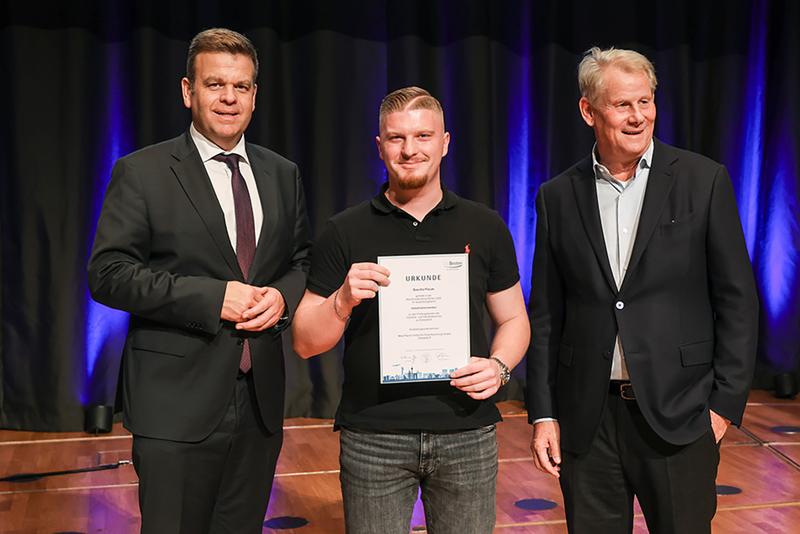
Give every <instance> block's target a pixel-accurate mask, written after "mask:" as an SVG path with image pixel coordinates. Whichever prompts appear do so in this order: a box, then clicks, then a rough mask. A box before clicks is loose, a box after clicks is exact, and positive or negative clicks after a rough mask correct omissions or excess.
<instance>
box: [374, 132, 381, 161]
mask: <svg viewBox="0 0 800 534" xmlns="http://www.w3.org/2000/svg"><path fill="white" fill-rule="evenodd" d="M375 147H376V148H377V149H378V157H379V158H381V159H383V151H382V150H381V136H380V135H376V136H375Z"/></svg>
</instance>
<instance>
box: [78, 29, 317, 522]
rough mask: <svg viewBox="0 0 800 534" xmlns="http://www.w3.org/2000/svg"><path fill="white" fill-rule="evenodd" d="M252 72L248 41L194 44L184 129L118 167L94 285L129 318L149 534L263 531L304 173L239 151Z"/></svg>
mask: <svg viewBox="0 0 800 534" xmlns="http://www.w3.org/2000/svg"><path fill="white" fill-rule="evenodd" d="M257 74H258V59H257V56H256V51H255V48H254V47H253V45H252V44H251V43H250V41H249V40H248V39H247V38H246V37H244V36H243V35H241V34H239V33H236V32H233V31H231V30H226V29H211V30H206V31H204V32H201V33H200V34H198V35H197V36H195V38H194V39H193V40H192V43H191V45H190V47H189V56H188V61H187V72H186V78H183V80H182V81H181V85H182V94H183V102H184V105H185V106H186V107H187V108H190V109H191V112H192V124H191V127H190V128H189V131H188V132H186V133H185V134H183V135H181V136H180V137H177V138H175V139H172V140H170V141H166V142H163V143H160V144H157V145H153V146H150V147H147V148H144V149H142V150H140V151H138V152H135V153H133V154H130V155H128V156H126V157H124V158H122V159H120V160H119V161H117V163H116V165H115V166H114V171H113V174H112V178H111V183H110V185H109V187H108V191H107V192H106V197H105V201H104V204H103V210H102V213H101V215H100V221H99V223H98V229H97V236H96V238H95V243H94V248H93V250H92V256H91V259H90V261H89V285H90V288H91V291H92V296H93V297H94V298H95V299H96V300H97V301H98V302H101V303H103V304H106V305H108V306H111V307H114V308H119V309H122V310H125V311H127V312H129V313H130V314H131V319H130V327H129V331H128V337H127V340H126V343H125V349H124V355H123V360H122V373H121V376H122V397H123V399H122V400H123V411H124V421H125V427H126V428H127V429H128V430H130V431H131V433H132V434H133V459H134V466H135V468H136V472H137V474H138V475H139V504H140V509H141V513H142V532H152V533H159V534H164V533H172V532H187V533H200V532H231V533H234V532H235V533H242V532H261V528H262V522H263V518H264V514H265V511H266V508H267V503H268V499H269V493H270V489H271V487H272V478H273V474H274V471H275V464H276V461H277V457H278V453H279V452H280V448H281V443H282V421H283V396H284V367H283V365H284V364H283V353H282V343H281V336H280V333H281V330H282V329H283V328H285V326H286V324H287V322H288V321H289V320H290V319H291V316H292V314H293V311H294V309H295V308H296V307H297V304H298V302H299V300H300V297H301V296H302V293H303V290H304V288H305V280H306V271H307V254H308V221H307V217H306V209H305V199H304V194H303V186H302V182H301V180H300V175H299V173H298V170H297V167H296V166H295V165H294V164H293V163H292V162H290V161H288V160H286V159H284V158H282V157H280V156H279V155H277V154H275V153H274V152H271V151H269V150H267V149H265V148H262V147H259V146H256V145H253V144H250V143H246V142H245V140H244V135H243V134H244V131H245V129H246V128H247V126H248V124H249V123H250V118H251V116H252V112H253V110H254V109H255V95H256V83H255V82H256V77H257Z"/></svg>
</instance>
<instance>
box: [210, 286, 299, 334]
mask: <svg viewBox="0 0 800 534" xmlns="http://www.w3.org/2000/svg"><path fill="white" fill-rule="evenodd" d="M285 310H286V302H285V301H284V300H283V295H281V292H280V291H278V290H277V289H275V288H274V287H269V286H265V287H256V286H250V285H247V284H243V283H241V282H235V281H231V282H228V284H227V286H226V287H225V299H224V300H223V302H222V311H221V312H220V318H221V319H222V320H224V321H231V322H233V323H236V329H237V330H247V331H249V332H261V331H263V330H266V329H268V328H271V327H273V326H275V323H277V322H278V321H279V320H280V318H281V317H283V312H284V311H285Z"/></svg>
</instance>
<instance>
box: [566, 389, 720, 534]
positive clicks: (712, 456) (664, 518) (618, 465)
mask: <svg viewBox="0 0 800 534" xmlns="http://www.w3.org/2000/svg"><path fill="white" fill-rule="evenodd" d="M718 465H719V445H718V444H717V443H716V442H715V440H714V433H713V432H712V431H711V426H710V422H709V431H708V432H707V433H705V434H703V435H702V436H701V437H700V438H699V439H697V440H696V441H694V442H692V443H689V444H688V445H674V444H671V443H668V442H666V441H664V440H663V439H662V438H661V437H659V436H658V435H657V434H656V433H655V432H654V431H653V430H652V429H651V428H650V426H649V425H648V423H647V421H646V420H645V419H644V416H643V415H642V413H641V411H640V410H639V407H638V405H637V404H636V401H635V400H625V399H622V398H621V397H620V395H619V391H617V392H616V393H613V392H612V393H609V395H608V398H607V402H606V406H605V408H604V413H603V416H602V420H601V423H600V428H599V430H598V432H597V435H596V436H595V438H594V440H593V441H592V445H591V448H590V450H589V451H588V452H587V453H585V454H582V455H575V454H571V453H569V452H567V451H564V452H563V453H562V465H561V477H560V483H561V491H562V493H563V495H564V507H565V510H566V516H567V527H568V529H569V532H570V533H573V534H584V533H591V534H600V533H609V534H612V533H613V534H619V533H624V532H632V530H633V497H634V495H635V496H636V497H637V499H638V500H639V505H640V506H641V508H642V512H643V514H644V518H645V522H646V523H647V528H648V530H649V531H650V532H651V533H653V534H667V533H674V534H678V533H680V534H701V533H710V532H711V519H712V518H713V517H714V513H715V512H716V507H717V495H716V477H717V467H718Z"/></svg>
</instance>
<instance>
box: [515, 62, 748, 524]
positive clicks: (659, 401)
mask: <svg viewBox="0 0 800 534" xmlns="http://www.w3.org/2000/svg"><path fill="white" fill-rule="evenodd" d="M578 78H579V85H580V88H581V94H582V97H581V99H580V103H579V107H580V111H581V115H582V117H583V119H584V121H585V122H586V123H587V124H588V125H589V126H590V127H591V128H593V130H594V132H595V138H596V144H595V147H594V149H593V151H592V154H591V156H589V157H587V158H585V159H584V160H582V161H581V162H579V163H578V164H576V165H575V166H573V167H572V168H570V169H568V170H567V171H566V172H564V173H563V174H561V175H559V176H557V177H556V178H554V179H552V180H550V181H549V182H547V183H545V184H543V185H542V187H541V188H540V190H539V193H538V197H537V200H536V209H537V215H538V220H537V230H536V251H535V256H534V261H533V282H532V293H531V302H530V313H531V330H532V344H531V349H530V351H529V353H528V386H527V400H528V411H529V418H530V421H531V422H532V423H533V424H534V432H533V440H532V443H531V450H532V453H533V457H534V462H535V464H536V466H537V467H538V468H539V469H541V470H543V471H545V472H548V473H550V474H552V475H554V476H556V477H559V481H560V484H561V489H562V493H563V495H564V504H565V508H566V516H567V525H568V528H569V530H570V532H578V533H582V532H591V533H593V534H594V533H600V532H608V533H619V532H630V531H631V530H632V527H633V497H634V495H636V496H637V497H638V500H639V503H640V504H641V507H642V511H643V512H644V516H645V520H646V522H647V525H648V528H649V529H650V531H651V532H659V533H665V532H666V533H669V532H673V533H693V534H694V533H699V532H710V523H711V519H712V517H713V516H714V513H715V511H716V493H715V478H716V473H717V466H718V463H719V441H720V439H722V436H723V434H724V433H725V430H726V428H727V426H728V425H729V424H730V423H731V422H733V423H734V424H737V425H738V424H740V423H741V418H742V413H743V411H744V407H745V403H746V400H747V393H748V390H749V386H750V381H751V375H752V371H753V365H754V360H755V347H756V337H757V317H758V302H757V295H756V291H755V284H754V281H753V275H752V270H751V267H750V263H749V259H748V256H747V250H746V247H745V242H744V238H743V235H742V230H741V223H740V221H739V218H738V212H737V209H736V202H735V198H734V193H733V189H732V187H731V182H730V179H729V177H728V173H727V171H726V170H725V168H724V167H723V166H721V165H719V164H718V163H715V162H713V161H711V160H709V159H707V158H705V157H703V156H700V155H698V154H693V153H691V152H687V151H685V150H680V149H677V148H674V147H671V146H668V145H666V144H664V143H661V142H660V141H658V140H657V139H654V137H653V124H654V121H655V118H656V107H655V101H654V95H655V89H656V77H655V71H654V69H653V66H652V64H651V63H650V61H649V60H647V58H645V57H644V56H642V55H641V54H638V53H636V52H633V51H630V50H615V49H613V48H612V49H608V50H600V49H598V48H593V49H591V50H589V51H588V52H587V54H586V55H585V57H584V59H583V61H582V62H581V65H580V67H579V69H578Z"/></svg>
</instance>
